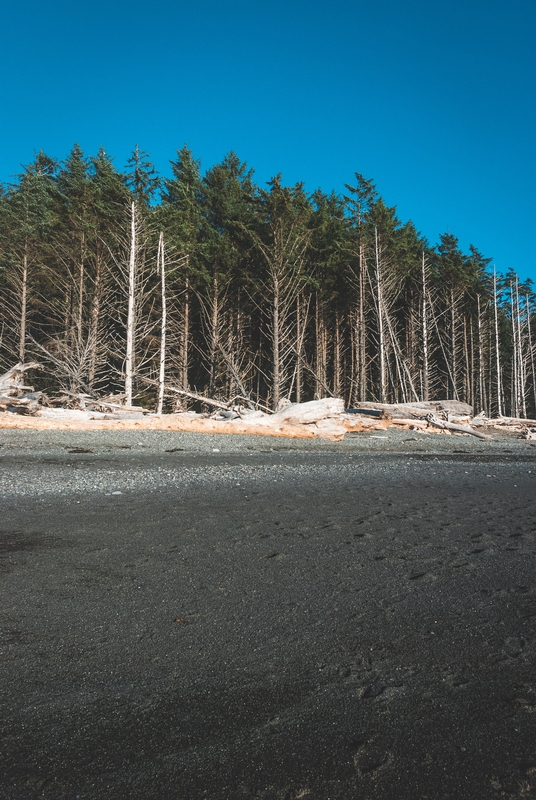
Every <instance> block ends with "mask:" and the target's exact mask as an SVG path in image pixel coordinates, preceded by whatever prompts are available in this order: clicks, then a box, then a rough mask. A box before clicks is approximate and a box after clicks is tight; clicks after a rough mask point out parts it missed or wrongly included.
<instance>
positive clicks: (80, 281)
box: [76, 233, 86, 348]
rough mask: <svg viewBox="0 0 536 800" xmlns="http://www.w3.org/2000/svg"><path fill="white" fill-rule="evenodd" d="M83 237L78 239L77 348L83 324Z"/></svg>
mask: <svg viewBox="0 0 536 800" xmlns="http://www.w3.org/2000/svg"><path fill="white" fill-rule="evenodd" d="M85 255H86V254H85V235H84V233H82V235H81V237H80V264H79V271H78V309H77V311H78V313H77V315H76V334H77V337H78V347H79V348H81V347H82V329H83V324H84V277H85Z"/></svg>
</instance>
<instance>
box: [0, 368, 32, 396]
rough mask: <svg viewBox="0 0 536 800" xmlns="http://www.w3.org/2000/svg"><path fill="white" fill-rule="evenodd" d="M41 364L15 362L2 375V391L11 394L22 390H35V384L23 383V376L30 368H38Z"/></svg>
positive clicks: (0, 385)
mask: <svg viewBox="0 0 536 800" xmlns="http://www.w3.org/2000/svg"><path fill="white" fill-rule="evenodd" d="M39 366H40V365H39V364H35V363H33V362H32V363H31V364H15V366H14V367H11V369H8V371H7V372H4V374H3V375H0V393H1V394H3V395H7V396H11V395H16V394H18V392H21V391H29V392H33V386H24V385H23V383H22V376H23V375H24V373H25V372H27V371H28V370H29V369H37V368H38V367H39Z"/></svg>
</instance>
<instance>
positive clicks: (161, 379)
mask: <svg viewBox="0 0 536 800" xmlns="http://www.w3.org/2000/svg"><path fill="white" fill-rule="evenodd" d="M157 269H158V270H159V271H160V277H161V284H160V285H161V294H162V322H161V327H160V371H159V375H158V403H157V407H156V413H157V414H161V413H162V411H163V408H164V384H165V377H166V324H167V308H166V257H165V252H164V234H163V233H162V232H160V238H159V240H158V256H157Z"/></svg>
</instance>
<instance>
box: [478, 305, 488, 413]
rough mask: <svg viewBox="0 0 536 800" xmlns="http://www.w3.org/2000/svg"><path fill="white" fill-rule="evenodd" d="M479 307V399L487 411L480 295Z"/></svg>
mask: <svg viewBox="0 0 536 800" xmlns="http://www.w3.org/2000/svg"><path fill="white" fill-rule="evenodd" d="M476 307H477V314H478V319H477V331H478V399H479V401H480V404H481V406H482V408H481V409H480V410H486V409H485V392H484V352H483V346H482V317H481V313H480V295H479V294H478V295H477V296H476Z"/></svg>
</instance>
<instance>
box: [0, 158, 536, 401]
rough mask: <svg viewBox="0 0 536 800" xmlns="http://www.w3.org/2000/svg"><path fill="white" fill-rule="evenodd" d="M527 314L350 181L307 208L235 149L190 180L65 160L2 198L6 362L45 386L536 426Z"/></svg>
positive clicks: (443, 239)
mask: <svg viewBox="0 0 536 800" xmlns="http://www.w3.org/2000/svg"><path fill="white" fill-rule="evenodd" d="M535 301H536V297H535V295H534V292H533V290H532V287H531V284H530V281H529V282H525V283H523V282H521V281H520V280H519V279H518V277H517V275H516V274H515V272H514V271H513V270H511V271H509V272H508V273H507V274H498V273H496V271H495V270H494V269H493V268H492V267H491V260H490V259H489V258H486V257H485V256H484V255H483V254H482V253H480V252H479V250H478V249H477V248H476V247H475V246H473V245H471V246H470V247H469V250H468V252H463V250H462V249H460V246H459V243H458V240H457V238H456V237H455V236H454V235H453V234H451V233H450V232H449V233H444V234H442V235H440V236H439V241H438V243H437V244H435V245H433V246H432V245H430V244H429V242H428V241H427V240H426V239H425V238H424V237H423V236H422V235H421V234H420V233H419V232H418V231H417V229H416V228H415V226H414V224H413V223H412V222H411V221H409V222H403V221H401V220H400V219H399V218H398V217H397V213H396V208H395V207H389V206H388V205H386V203H385V202H384V201H383V199H382V197H381V196H380V195H379V193H378V191H377V189H376V186H375V184H374V183H373V182H372V181H371V180H369V179H367V178H365V177H363V176H362V175H360V174H359V173H356V174H355V179H354V180H353V181H352V185H348V186H346V188H345V193H344V194H343V195H338V194H335V193H334V192H332V193H329V194H326V193H324V192H323V191H321V190H320V189H319V190H317V191H315V192H313V193H312V194H309V193H307V192H306V191H305V188H304V185H303V184H301V183H298V184H296V185H294V186H286V185H284V184H283V181H282V178H281V176H280V175H278V176H276V177H274V178H273V179H272V180H271V181H270V182H269V183H268V184H266V185H265V186H258V185H257V184H256V183H255V181H254V173H253V170H251V169H250V168H249V167H248V166H247V165H246V164H245V163H243V162H242V161H241V160H240V159H239V158H238V157H237V156H236V155H235V154H234V153H233V152H231V153H229V154H228V155H227V156H226V157H225V158H224V159H223V160H222V162H221V163H219V164H216V165H215V166H213V167H211V168H210V169H208V170H207V171H206V172H204V173H202V172H201V167H200V162H199V161H198V160H197V159H196V158H195V157H194V155H193V154H192V152H191V150H190V149H189V148H188V147H187V146H185V147H183V148H182V149H181V150H179V151H177V154H176V157H175V159H174V160H173V161H172V162H171V177H167V178H162V177H159V176H158V175H157V173H156V170H155V168H154V166H153V165H152V163H151V161H150V159H149V156H148V155H147V154H146V153H145V152H144V151H142V150H140V149H139V148H138V147H136V148H135V150H134V151H133V153H132V155H131V157H130V159H129V161H128V163H127V166H126V168H125V170H124V171H123V172H120V171H118V170H117V169H116V167H115V166H114V163H113V160H112V159H111V158H110V156H109V155H108V154H107V153H106V152H105V151H104V149H101V150H100V151H99V152H98V153H97V155H96V156H91V157H89V156H86V155H85V154H84V153H83V152H82V150H81V149H80V147H78V146H75V147H74V148H73V149H72V151H71V152H70V154H69V155H68V156H67V158H66V159H65V161H64V162H61V163H58V162H57V161H55V160H54V159H51V158H49V157H48V156H46V155H45V154H44V153H43V152H40V153H39V154H37V155H36V156H35V158H34V160H33V162H32V163H30V164H28V165H27V166H26V167H24V169H23V171H22V173H21V174H20V175H19V176H17V178H16V180H15V181H14V182H13V183H11V184H9V185H6V186H4V187H3V188H2V190H1V194H0V319H1V321H0V367H1V368H2V369H8V368H9V367H11V366H13V365H14V364H15V363H16V362H22V363H28V362H32V361H35V362H38V363H39V365H40V367H39V368H37V369H36V370H35V371H34V373H33V381H34V382H35V383H37V384H38V385H39V388H43V389H45V390H46V391H49V392H56V391H58V390H64V391H68V392H73V393H87V394H90V395H92V396H93V397H98V396H103V395H122V396H123V398H124V399H125V401H126V403H127V405H132V403H133V402H137V403H139V404H141V405H144V406H146V407H152V408H157V410H160V411H161V410H162V409H163V410H168V411H171V410H174V409H177V395H176V394H173V393H171V392H170V387H176V388H179V389H183V390H187V391H190V392H192V393H198V394H200V395H202V396H206V397H210V398H214V399H219V398H220V399H222V400H225V401H228V400H229V399H232V398H242V399H247V400H248V401H249V402H250V404H256V405H257V406H258V407H260V408H265V407H268V408H271V409H275V408H277V407H278V404H279V403H280V401H281V400H283V399H285V398H286V399H289V400H290V401H292V402H303V401H305V400H311V399H314V398H321V397H329V396H336V397H341V398H343V400H344V403H345V405H346V406H347V407H349V406H352V404H354V403H356V402H358V401H361V402H363V401H367V400H369V401H372V400H374V401H377V402H386V403H401V402H412V401H417V400H434V399H457V400H461V401H465V402H467V403H469V404H471V405H472V406H473V407H474V412H475V414H476V413H478V412H480V411H484V412H485V413H486V415H488V416H497V415H508V416H513V417H534V416H536V380H535V365H534V356H535V353H534V349H535V343H534V337H535V335H536V330H535V328H536V315H535V312H536V306H535ZM181 402H182V408H185V407H186V405H187V402H188V401H187V400H184V399H183V400H182V401H181Z"/></svg>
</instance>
